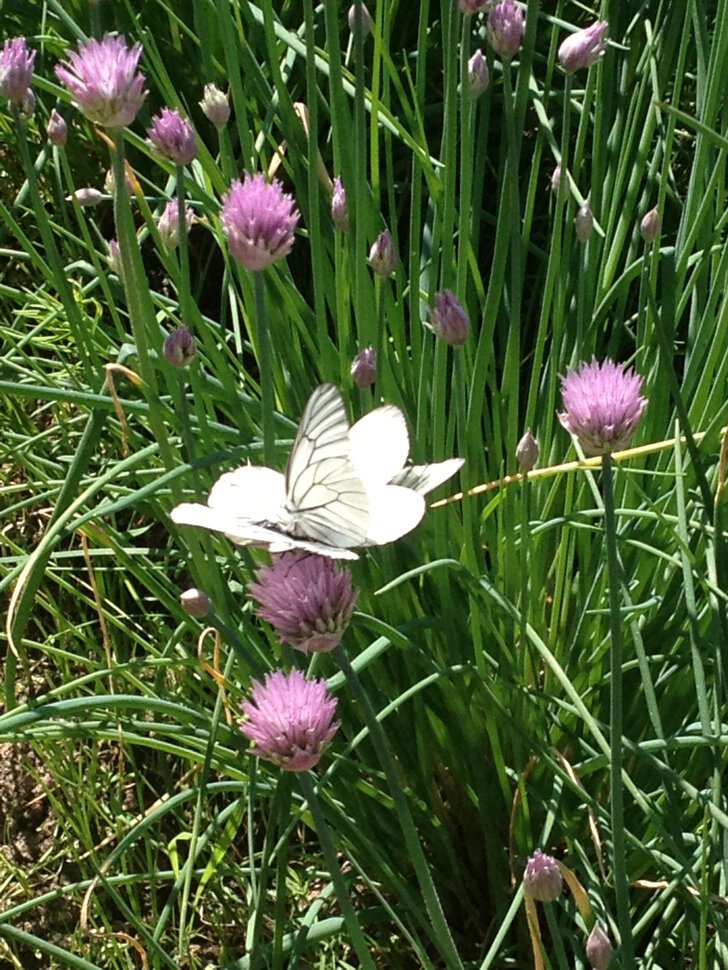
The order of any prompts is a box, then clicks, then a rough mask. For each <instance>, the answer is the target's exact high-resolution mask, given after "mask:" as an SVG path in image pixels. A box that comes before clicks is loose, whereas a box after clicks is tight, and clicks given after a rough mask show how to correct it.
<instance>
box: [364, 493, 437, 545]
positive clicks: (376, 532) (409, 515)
mask: <svg viewBox="0 0 728 970" xmlns="http://www.w3.org/2000/svg"><path fill="white" fill-rule="evenodd" d="M369 500H370V503H371V513H370V517H369V528H368V529H367V539H366V544H367V545H368V546H383V545H386V543H388V542H394V541H395V540H396V539H401V538H402V536H405V535H407V533H408V532H411V531H412V530H413V529H414V528H415V526H417V525H419V523H420V520H421V519H422V516H423V515H424V514H425V500H424V498H423V497H422V496H421V495H419V494H418V493H417V492H413V491H412V489H410V488H402V487H401V486H400V485H382V486H380V487H379V488H378V489H376V490H374V491H372V492H370V495H369Z"/></svg>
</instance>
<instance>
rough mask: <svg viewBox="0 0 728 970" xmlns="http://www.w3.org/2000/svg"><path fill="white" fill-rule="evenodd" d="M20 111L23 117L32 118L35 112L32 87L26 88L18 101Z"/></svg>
mask: <svg viewBox="0 0 728 970" xmlns="http://www.w3.org/2000/svg"><path fill="white" fill-rule="evenodd" d="M20 113H21V115H22V116H23V117H24V118H25V119H28V118H32V117H33V115H34V114H35V95H34V94H33V89H32V88H28V90H27V91H26V92H25V94H24V96H23V100H22V101H21V102H20Z"/></svg>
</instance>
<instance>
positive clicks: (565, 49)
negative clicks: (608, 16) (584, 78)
mask: <svg viewBox="0 0 728 970" xmlns="http://www.w3.org/2000/svg"><path fill="white" fill-rule="evenodd" d="M607 26H608V25H607V22H606V20H597V22H596V23H593V24H592V25H591V27H585V28H584V29H583V30H577V32H576V33H575V34H570V35H569V36H568V37H567V38H566V40H564V41H562V42H561V46H560V47H559V64H560V65H561V66H562V67H563V69H564V70H565V71H566V73H567V74H573V73H574V71H580V70H582V68H585V67H591V66H592V64H596V62H597V61H598V60H599V58H600V57H601V56H602V54H603V53H604V51H605V50H606V49H607V41H606V38H605V37H604V34H605V33H606V30H607Z"/></svg>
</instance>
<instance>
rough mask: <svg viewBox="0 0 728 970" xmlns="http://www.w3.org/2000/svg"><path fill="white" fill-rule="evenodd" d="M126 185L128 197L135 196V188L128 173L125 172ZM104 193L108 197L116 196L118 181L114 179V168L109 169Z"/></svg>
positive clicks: (105, 177) (105, 178) (105, 179)
mask: <svg viewBox="0 0 728 970" xmlns="http://www.w3.org/2000/svg"><path fill="white" fill-rule="evenodd" d="M124 185H125V186H126V192H127V195H133V194H134V186H133V185H132V184H131V181H130V179H129V175H128V173H127V172H126V171H125V172H124ZM104 191H105V192H106V194H107V195H115V194H116V179H115V178H114V170H113V168H110V169H107V172H106V175H104Z"/></svg>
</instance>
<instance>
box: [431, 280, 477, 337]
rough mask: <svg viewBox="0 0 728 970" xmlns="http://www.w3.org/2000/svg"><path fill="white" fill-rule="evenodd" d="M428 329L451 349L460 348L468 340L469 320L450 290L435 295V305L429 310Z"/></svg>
mask: <svg viewBox="0 0 728 970" xmlns="http://www.w3.org/2000/svg"><path fill="white" fill-rule="evenodd" d="M430 329H431V330H432V332H433V333H434V334H435V336H436V337H439V338H440V340H444V341H445V343H446V344H450V346H451V347H460V346H462V344H464V343H465V341H466V340H467V339H468V332H469V330H470V320H469V318H468V315H467V313H466V312H465V309H464V307H463V305H462V303H461V302H460V300H458V298H457V297H456V296H455V294H454V293H453V292H452V290H442V291H441V292H440V293H436V294H435V304H434V306H433V307H432V308H431V309H430Z"/></svg>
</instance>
